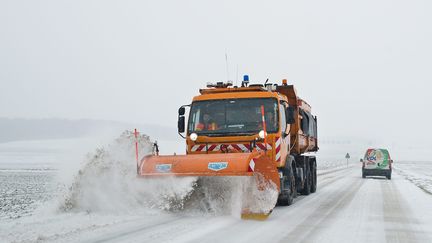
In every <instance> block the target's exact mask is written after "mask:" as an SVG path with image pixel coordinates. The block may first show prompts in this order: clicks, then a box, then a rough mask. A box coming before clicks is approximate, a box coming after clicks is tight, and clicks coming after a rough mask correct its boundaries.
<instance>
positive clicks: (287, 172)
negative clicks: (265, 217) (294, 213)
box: [278, 159, 296, 206]
mask: <svg viewBox="0 0 432 243" xmlns="http://www.w3.org/2000/svg"><path fill="white" fill-rule="evenodd" d="M281 172H282V173H283V178H282V180H281V193H280V194H279V198H278V204H279V205H281V206H289V205H291V204H292V203H293V200H294V197H295V196H296V189H295V178H294V173H293V170H292V166H291V159H287V162H286V166H285V168H283V169H282V171H281Z"/></svg>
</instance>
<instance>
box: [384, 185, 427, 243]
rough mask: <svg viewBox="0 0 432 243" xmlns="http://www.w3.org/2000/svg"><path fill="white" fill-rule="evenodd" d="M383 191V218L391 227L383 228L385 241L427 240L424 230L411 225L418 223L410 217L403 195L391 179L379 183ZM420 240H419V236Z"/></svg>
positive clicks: (410, 213)
mask: <svg viewBox="0 0 432 243" xmlns="http://www.w3.org/2000/svg"><path fill="white" fill-rule="evenodd" d="M381 189H382V193H383V206H382V207H383V212H384V213H383V220H384V222H386V224H390V225H391V226H392V227H391V228H390V227H387V228H386V229H385V238H386V241H387V242H428V241H427V240H426V241H425V239H427V235H426V233H425V232H422V231H418V230H414V229H413V226H415V225H418V224H419V222H418V220H416V219H414V218H413V217H412V215H413V214H412V212H410V211H409V209H408V207H406V206H403V205H404V204H408V202H407V201H406V200H404V196H403V195H402V194H401V193H400V191H399V189H398V188H397V187H396V186H395V184H394V183H392V181H386V182H385V183H381ZM419 237H421V239H422V240H420V238H419Z"/></svg>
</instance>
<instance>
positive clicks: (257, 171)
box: [137, 151, 280, 220]
mask: <svg viewBox="0 0 432 243" xmlns="http://www.w3.org/2000/svg"><path fill="white" fill-rule="evenodd" d="M137 172H138V176H139V177H143V178H149V177H164V176H182V177H183V176H196V177H218V176H224V177H227V176H245V177H251V178H254V179H251V180H250V184H252V185H248V188H247V190H246V191H244V192H243V195H242V213H241V217H242V218H243V219H255V220H264V219H266V218H267V217H268V216H269V214H270V213H271V211H272V209H273V208H274V206H275V205H276V202H277V196H278V194H279V191H280V179H279V173H278V170H277V167H276V165H275V164H274V162H272V161H271V160H270V158H269V157H267V156H266V155H265V152H264V151H260V152H258V151H253V152H250V153H220V154H191V155H173V156H155V155H153V156H146V157H144V158H143V159H142V160H141V162H140V165H139V166H138V167H137ZM269 195H271V196H269Z"/></svg>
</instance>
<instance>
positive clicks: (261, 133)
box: [258, 130, 267, 138]
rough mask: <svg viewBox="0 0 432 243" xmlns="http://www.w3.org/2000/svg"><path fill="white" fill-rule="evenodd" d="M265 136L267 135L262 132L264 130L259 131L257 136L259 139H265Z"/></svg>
mask: <svg viewBox="0 0 432 243" xmlns="http://www.w3.org/2000/svg"><path fill="white" fill-rule="evenodd" d="M266 135H267V134H266V133H265V132H264V130H261V131H260V132H259V133H258V136H259V137H260V138H265V136H266Z"/></svg>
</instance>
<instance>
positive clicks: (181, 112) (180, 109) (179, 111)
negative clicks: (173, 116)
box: [178, 106, 185, 116]
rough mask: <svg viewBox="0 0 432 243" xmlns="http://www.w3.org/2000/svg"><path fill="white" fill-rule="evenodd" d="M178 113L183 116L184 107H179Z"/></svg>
mask: <svg viewBox="0 0 432 243" xmlns="http://www.w3.org/2000/svg"><path fill="white" fill-rule="evenodd" d="M178 114H179V116H184V114H185V108H184V107H183V106H182V107H180V108H179V110H178Z"/></svg>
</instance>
